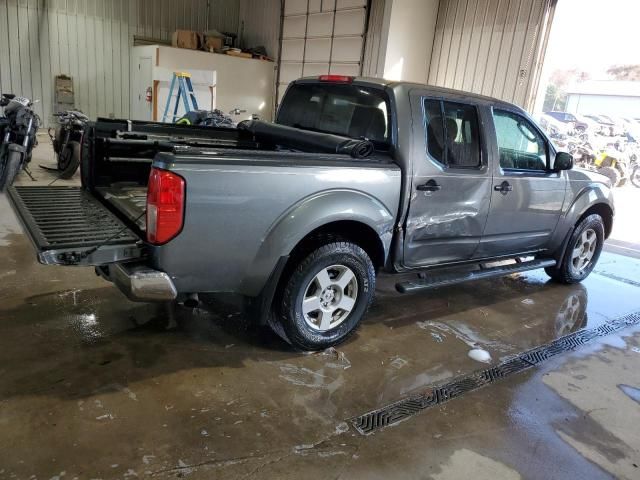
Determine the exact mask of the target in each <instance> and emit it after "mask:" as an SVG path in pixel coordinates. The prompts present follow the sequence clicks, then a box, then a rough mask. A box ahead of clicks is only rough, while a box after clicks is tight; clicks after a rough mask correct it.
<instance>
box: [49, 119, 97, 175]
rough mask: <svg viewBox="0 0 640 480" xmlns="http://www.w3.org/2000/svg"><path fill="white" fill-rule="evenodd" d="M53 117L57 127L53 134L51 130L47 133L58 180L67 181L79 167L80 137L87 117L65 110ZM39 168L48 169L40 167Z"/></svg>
mask: <svg viewBox="0 0 640 480" xmlns="http://www.w3.org/2000/svg"><path fill="white" fill-rule="evenodd" d="M54 116H56V117H58V126H57V127H56V128H55V130H53V133H52V129H51V128H50V129H49V130H48V131H47V132H48V133H49V138H51V143H52V144H53V151H54V152H55V155H56V158H57V171H58V172H59V178H64V179H68V178H71V177H72V176H73V174H74V173H76V170H78V167H79V166H80V152H81V149H82V135H83V134H84V129H85V126H86V124H87V122H88V121H89V117H87V116H86V115H85V114H84V113H82V112H80V111H76V110H67V111H65V112H60V113H56V114H54ZM40 167H42V168H46V169H48V168H47V167H44V166H42V165H40Z"/></svg>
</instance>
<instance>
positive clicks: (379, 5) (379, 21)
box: [362, 0, 391, 77]
mask: <svg viewBox="0 0 640 480" xmlns="http://www.w3.org/2000/svg"><path fill="white" fill-rule="evenodd" d="M390 3H391V1H390V0H389V2H388V4H390ZM386 4H387V2H385V0H371V1H370V3H369V24H368V26H367V37H366V40H365V44H364V55H363V57H362V75H364V76H366V77H382V76H383V75H384V60H385V52H386V48H387V33H388V32H387V30H388V27H389V25H388V24H387V25H385V23H384V20H385V5H386ZM387 23H388V22H387Z"/></svg>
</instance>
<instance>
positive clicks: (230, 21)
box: [209, 0, 262, 34]
mask: <svg viewBox="0 0 640 480" xmlns="http://www.w3.org/2000/svg"><path fill="white" fill-rule="evenodd" d="M240 3H241V0H211V4H210V5H211V9H210V10H209V28H215V29H216V30H218V31H219V32H228V33H236V34H237V33H238V15H239V12H240ZM260 3H262V2H260Z"/></svg>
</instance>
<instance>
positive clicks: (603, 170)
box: [598, 167, 621, 188]
mask: <svg viewBox="0 0 640 480" xmlns="http://www.w3.org/2000/svg"><path fill="white" fill-rule="evenodd" d="M598 173H600V174H602V175H604V176H605V177H607V178H608V179H609V181H610V182H611V187H612V188H613V187H617V186H618V183H620V178H621V177H620V172H618V170H616V169H615V168H613V167H600V168H599V169H598Z"/></svg>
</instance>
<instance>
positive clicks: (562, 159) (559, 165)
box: [553, 152, 573, 172]
mask: <svg viewBox="0 0 640 480" xmlns="http://www.w3.org/2000/svg"><path fill="white" fill-rule="evenodd" d="M572 168H573V155H571V154H570V153H568V152H558V153H556V159H555V162H554V164H553V169H554V170H555V171H556V172H560V171H562V170H571V169H572Z"/></svg>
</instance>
